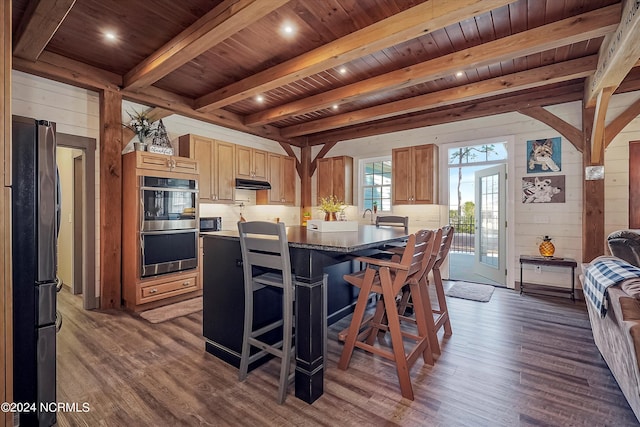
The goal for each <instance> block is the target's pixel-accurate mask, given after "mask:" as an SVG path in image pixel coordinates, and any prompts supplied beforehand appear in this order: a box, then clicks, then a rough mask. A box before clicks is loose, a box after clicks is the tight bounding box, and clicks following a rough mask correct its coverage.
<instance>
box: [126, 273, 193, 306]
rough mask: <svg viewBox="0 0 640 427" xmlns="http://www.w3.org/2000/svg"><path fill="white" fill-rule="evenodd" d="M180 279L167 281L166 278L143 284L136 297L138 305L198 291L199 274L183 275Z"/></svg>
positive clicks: (139, 287)
mask: <svg viewBox="0 0 640 427" xmlns="http://www.w3.org/2000/svg"><path fill="white" fill-rule="evenodd" d="M179 276H180V278H178V279H173V280H170V281H167V280H166V278H164V277H161V278H158V279H154V280H150V281H147V282H141V283H140V285H139V286H138V291H139V294H138V295H137V296H136V300H137V304H144V303H148V302H152V301H157V300H161V299H165V298H168V297H172V296H176V295H182V294H185V293H188V292H193V291H196V290H198V288H199V286H198V284H199V278H198V273H182V274H180V275H179Z"/></svg>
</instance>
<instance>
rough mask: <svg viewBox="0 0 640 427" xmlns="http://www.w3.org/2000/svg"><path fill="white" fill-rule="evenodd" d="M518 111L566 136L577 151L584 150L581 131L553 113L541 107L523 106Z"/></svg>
mask: <svg viewBox="0 0 640 427" xmlns="http://www.w3.org/2000/svg"><path fill="white" fill-rule="evenodd" d="M518 113H520V114H524V115H525V116H529V117H531V118H533V119H536V120H538V121H541V122H542V123H544V124H546V125H547V126H549V127H550V128H552V129H555V130H557V131H558V132H559V133H560V134H561V135H563V136H564V137H565V138H567V139H568V140H569V142H571V144H573V146H574V147H576V149H577V150H578V151H579V152H581V153H582V150H584V138H583V136H582V131H581V130H579V129H577V128H576V127H575V126H573V125H571V124H569V123H567V122H566V121H564V120H562V119H561V118H560V117H558V116H556V115H555V114H553V113H551V112H549V111H547V110H545V109H544V108H542V107H529V108H523V109H522V110H518Z"/></svg>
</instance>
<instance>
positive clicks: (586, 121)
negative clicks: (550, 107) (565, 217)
mask: <svg viewBox="0 0 640 427" xmlns="http://www.w3.org/2000/svg"><path fill="white" fill-rule="evenodd" d="M594 114H595V108H587V107H585V106H584V105H583V109H582V133H583V135H584V139H585V141H584V151H583V152H582V159H583V166H584V167H587V166H598V165H602V164H604V144H600V145H599V148H598V149H599V150H601V152H600V153H598V158H599V159H600V161H599V162H598V163H593V161H592V159H593V157H594V156H593V155H592V152H591V150H592V149H593V147H592V145H591V141H590V139H591V132H592V129H593V120H594ZM605 173H606V171H605ZM582 194H583V200H582V261H583V262H591V261H592V260H593V259H594V258H595V257H597V256H600V255H604V245H605V241H604V179H600V180H586V179H585V180H584V185H583V192H582Z"/></svg>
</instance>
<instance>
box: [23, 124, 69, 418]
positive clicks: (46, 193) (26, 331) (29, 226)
mask: <svg viewBox="0 0 640 427" xmlns="http://www.w3.org/2000/svg"><path fill="white" fill-rule="evenodd" d="M12 135H13V136H12V191H11V192H12V204H11V206H12V220H11V221H12V224H11V230H12V248H13V349H14V350H13V399H14V402H20V403H28V404H30V405H31V404H33V406H32V408H31V409H32V410H29V411H26V412H22V413H20V414H19V422H20V426H51V425H54V424H55V423H56V412H55V410H52V411H49V410H47V408H48V406H47V404H51V403H54V402H56V324H57V323H56V321H57V322H58V323H60V322H61V318H60V317H58V318H56V292H57V290H58V286H57V278H56V269H57V235H58V227H59V219H60V215H59V200H60V196H59V188H60V187H59V180H58V174H57V168H56V135H55V124H54V123H51V122H47V121H44V120H35V119H30V118H25V117H18V116H13V120H12ZM58 316H59V315H58ZM50 407H51V406H49V408H50Z"/></svg>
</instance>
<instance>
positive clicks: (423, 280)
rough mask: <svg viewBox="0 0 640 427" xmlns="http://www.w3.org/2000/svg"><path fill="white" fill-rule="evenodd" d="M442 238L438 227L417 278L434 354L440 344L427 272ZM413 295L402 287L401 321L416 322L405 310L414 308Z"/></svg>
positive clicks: (434, 260) (406, 288) (432, 264)
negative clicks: (421, 270) (420, 273)
mask: <svg viewBox="0 0 640 427" xmlns="http://www.w3.org/2000/svg"><path fill="white" fill-rule="evenodd" d="M441 240H442V229H438V230H437V231H436V232H435V233H434V237H433V245H432V247H431V252H430V253H429V254H428V256H425V258H424V266H423V272H422V275H421V276H420V278H419V285H420V289H421V294H420V295H421V297H422V306H423V307H425V309H426V312H425V320H426V322H427V332H428V333H429V341H430V343H431V350H433V353H434V354H438V355H439V354H440V344H439V343H438V336H437V331H438V330H437V328H436V325H435V321H434V319H433V311H432V308H431V307H432V306H431V296H430V295H429V272H430V271H431V270H432V269H433V266H434V265H435V263H436V261H437V258H438V252H439V250H440V242H441ZM412 299H413V297H412V295H411V288H409V287H407V286H405V287H404V288H403V289H402V297H401V298H400V300H399V301H398V314H399V315H400V320H401V321H407V322H413V323H415V322H416V319H415V316H412V315H411V314H410V313H409V311H408V310H407V309H408V308H409V307H411V308H412V309H414V310H415V307H414V304H413V300H412Z"/></svg>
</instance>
